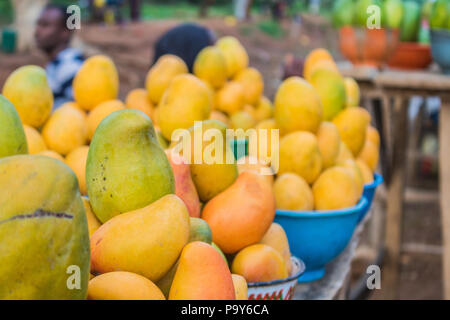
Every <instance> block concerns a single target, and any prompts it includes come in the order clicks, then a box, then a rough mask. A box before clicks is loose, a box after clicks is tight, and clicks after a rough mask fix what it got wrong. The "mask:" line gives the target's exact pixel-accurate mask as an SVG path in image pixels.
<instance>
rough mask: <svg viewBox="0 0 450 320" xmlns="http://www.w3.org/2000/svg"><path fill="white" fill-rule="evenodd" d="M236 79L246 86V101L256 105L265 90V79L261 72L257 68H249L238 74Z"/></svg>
mask: <svg viewBox="0 0 450 320" xmlns="http://www.w3.org/2000/svg"><path fill="white" fill-rule="evenodd" d="M234 80H235V81H237V82H239V83H241V84H242V86H243V87H244V97H245V102H246V103H248V104H251V105H256V104H257V103H258V102H259V99H261V96H262V94H263V91H264V80H263V77H262V75H261V73H260V72H259V71H258V70H256V69H255V68H247V69H244V70H242V71H240V72H239V73H238V74H236V76H235V77H234Z"/></svg>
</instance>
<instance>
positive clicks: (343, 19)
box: [333, 0, 354, 28]
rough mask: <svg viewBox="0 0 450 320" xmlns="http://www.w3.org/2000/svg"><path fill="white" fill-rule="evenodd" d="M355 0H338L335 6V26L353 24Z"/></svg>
mask: <svg viewBox="0 0 450 320" xmlns="http://www.w3.org/2000/svg"><path fill="white" fill-rule="evenodd" d="M353 8H354V5H353V0H338V1H336V2H335V3H334V6H333V25H334V26H335V27H338V28H340V27H344V26H351V25H352V23H353V15H354V13H353Z"/></svg>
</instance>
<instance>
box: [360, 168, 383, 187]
mask: <svg viewBox="0 0 450 320" xmlns="http://www.w3.org/2000/svg"><path fill="white" fill-rule="evenodd" d="M383 181H384V180H383V176H382V175H381V174H379V173H376V172H375V173H374V174H373V181H372V183H368V184H365V185H364V189H374V188H376V187H378V186H379V185H380V184H382V183H383Z"/></svg>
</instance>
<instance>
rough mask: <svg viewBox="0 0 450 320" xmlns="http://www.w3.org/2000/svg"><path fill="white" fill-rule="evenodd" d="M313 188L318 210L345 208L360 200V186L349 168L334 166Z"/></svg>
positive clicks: (321, 176)
mask: <svg viewBox="0 0 450 320" xmlns="http://www.w3.org/2000/svg"><path fill="white" fill-rule="evenodd" d="M312 190H313V195H314V208H315V209H316V210H335V209H343V208H348V207H352V206H354V205H355V204H356V203H357V202H358V187H357V185H356V183H355V180H354V178H353V177H352V173H351V171H350V170H349V169H347V168H342V167H332V168H329V169H327V170H325V171H324V172H323V173H322V174H321V175H320V176H319V178H318V179H317V181H316V182H315V183H314V185H313V188H312Z"/></svg>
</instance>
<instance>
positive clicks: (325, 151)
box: [317, 121, 341, 169]
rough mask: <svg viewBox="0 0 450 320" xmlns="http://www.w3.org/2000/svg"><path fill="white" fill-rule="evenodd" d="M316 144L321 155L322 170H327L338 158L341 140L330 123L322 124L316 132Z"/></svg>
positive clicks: (335, 128)
mask: <svg viewBox="0 0 450 320" xmlns="http://www.w3.org/2000/svg"><path fill="white" fill-rule="evenodd" d="M317 143H318V144H319V150H320V154H321V155H322V160H323V168H324V169H327V168H329V167H331V166H333V165H334V164H335V163H336V159H337V158H338V156H339V150H340V145H341V138H340V137H339V131H338V129H337V127H336V126H335V125H334V124H333V123H332V122H326V121H324V122H322V123H321V124H320V127H319V130H318V131H317Z"/></svg>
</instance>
